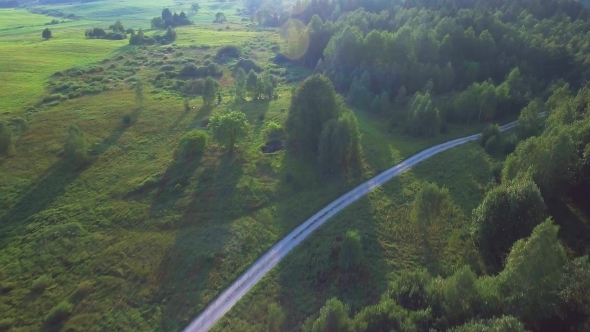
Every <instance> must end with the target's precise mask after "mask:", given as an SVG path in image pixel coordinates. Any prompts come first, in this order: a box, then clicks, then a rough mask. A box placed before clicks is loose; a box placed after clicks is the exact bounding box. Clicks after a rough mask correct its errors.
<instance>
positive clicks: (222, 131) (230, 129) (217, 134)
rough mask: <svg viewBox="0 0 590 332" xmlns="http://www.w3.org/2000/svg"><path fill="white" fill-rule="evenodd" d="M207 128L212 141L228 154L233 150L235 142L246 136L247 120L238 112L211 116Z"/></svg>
mask: <svg viewBox="0 0 590 332" xmlns="http://www.w3.org/2000/svg"><path fill="white" fill-rule="evenodd" d="M208 127H209V130H210V131H211V134H212V136H213V139H214V140H216V141H217V142H219V144H221V145H222V146H223V147H225V148H226V149H228V150H229V151H230V152H232V151H233V150H234V146H235V144H236V142H237V141H238V140H240V139H241V138H244V137H246V135H247V134H248V120H247V119H246V115H245V114H244V113H242V112H239V111H232V112H229V113H226V114H219V113H217V114H215V115H213V116H212V117H211V120H210V121H209V126H208Z"/></svg>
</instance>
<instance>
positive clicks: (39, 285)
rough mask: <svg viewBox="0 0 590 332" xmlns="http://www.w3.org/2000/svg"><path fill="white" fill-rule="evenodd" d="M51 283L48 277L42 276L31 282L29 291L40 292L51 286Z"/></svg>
mask: <svg viewBox="0 0 590 332" xmlns="http://www.w3.org/2000/svg"><path fill="white" fill-rule="evenodd" d="M52 281H53V280H52V279H51V277H50V276H48V275H46V274H44V275H42V276H40V277H39V278H37V279H35V280H34V281H33V283H32V284H31V291H33V292H42V291H44V290H45V288H47V287H48V286H49V285H50V284H51V282H52Z"/></svg>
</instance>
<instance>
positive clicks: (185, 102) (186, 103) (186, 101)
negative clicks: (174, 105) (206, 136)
mask: <svg viewBox="0 0 590 332" xmlns="http://www.w3.org/2000/svg"><path fill="white" fill-rule="evenodd" d="M182 104H183V105H184V110H185V111H187V112H188V111H190V109H191V105H190V102H189V100H188V98H184V100H183V102H182Z"/></svg>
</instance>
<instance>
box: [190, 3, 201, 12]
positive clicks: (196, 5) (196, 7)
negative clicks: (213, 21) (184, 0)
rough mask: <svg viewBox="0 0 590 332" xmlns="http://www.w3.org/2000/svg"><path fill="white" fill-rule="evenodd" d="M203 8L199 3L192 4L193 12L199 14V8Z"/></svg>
mask: <svg viewBox="0 0 590 332" xmlns="http://www.w3.org/2000/svg"><path fill="white" fill-rule="evenodd" d="M200 9H201V6H199V4H198V3H193V4H191V10H192V11H193V12H195V14H197V13H198V12H199V10H200Z"/></svg>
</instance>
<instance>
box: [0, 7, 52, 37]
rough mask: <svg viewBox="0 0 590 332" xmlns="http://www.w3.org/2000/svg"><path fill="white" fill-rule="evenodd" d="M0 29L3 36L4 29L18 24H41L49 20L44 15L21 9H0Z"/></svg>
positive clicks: (12, 27) (15, 26)
mask: <svg viewBox="0 0 590 332" xmlns="http://www.w3.org/2000/svg"><path fill="white" fill-rule="evenodd" d="M0 18H1V19H0V31H2V35H3V36H4V30H7V29H14V28H17V27H20V26H30V25H43V24H45V23H48V22H50V21H51V18H50V17H48V16H44V15H37V14H32V13H29V12H28V11H26V10H22V9H0Z"/></svg>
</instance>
